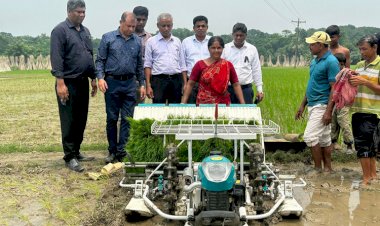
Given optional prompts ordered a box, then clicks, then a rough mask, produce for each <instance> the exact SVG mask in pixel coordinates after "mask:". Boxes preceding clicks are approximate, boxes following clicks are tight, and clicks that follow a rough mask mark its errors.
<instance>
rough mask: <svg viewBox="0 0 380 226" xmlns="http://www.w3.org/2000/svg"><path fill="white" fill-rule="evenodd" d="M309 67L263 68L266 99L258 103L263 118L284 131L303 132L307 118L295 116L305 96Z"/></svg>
mask: <svg viewBox="0 0 380 226" xmlns="http://www.w3.org/2000/svg"><path fill="white" fill-rule="evenodd" d="M308 79H309V69H308V68H269V67H267V68H263V82H264V95H265V97H264V100H263V101H262V102H261V103H260V104H259V105H258V106H259V107H260V109H261V114H262V118H263V119H270V120H272V121H274V122H275V123H277V124H278V125H279V126H280V127H281V132H282V133H298V134H299V133H302V132H303V131H304V129H305V126H306V120H302V121H295V119H294V116H295V114H296V111H297V110H298V107H299V105H300V104H301V101H302V99H303V97H304V96H305V92H306V87H307V81H308Z"/></svg>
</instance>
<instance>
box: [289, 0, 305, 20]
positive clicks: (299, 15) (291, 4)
mask: <svg viewBox="0 0 380 226" xmlns="http://www.w3.org/2000/svg"><path fill="white" fill-rule="evenodd" d="M289 3H290V6H292V8H293V9H294V11H295V12H296V13H297V14H298V17H301V16H302V15H301V14H300V13H299V12H298V10H297V9H296V7H294V5H293V3H292V1H289Z"/></svg>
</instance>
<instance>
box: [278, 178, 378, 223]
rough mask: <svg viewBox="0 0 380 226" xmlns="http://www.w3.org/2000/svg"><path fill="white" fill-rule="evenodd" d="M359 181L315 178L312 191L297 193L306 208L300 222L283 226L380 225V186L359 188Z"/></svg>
mask: <svg viewBox="0 0 380 226" xmlns="http://www.w3.org/2000/svg"><path fill="white" fill-rule="evenodd" d="M359 183H360V181H359V180H358V179H347V180H345V179H344V177H342V176H340V177H339V176H337V177H336V178H329V179H326V178H323V177H319V178H315V179H313V180H310V181H309V185H311V186H309V187H306V188H297V189H295V194H296V195H295V196H296V199H297V201H298V202H299V204H300V205H301V206H302V207H303V208H304V210H305V211H304V213H303V216H302V217H301V218H300V219H283V221H282V222H280V223H278V224H276V225H279V226H280V225H281V226H287V225H292V226H298V225H303V226H314V225H347V226H362V225H380V183H378V182H374V183H372V185H370V186H368V187H367V188H358V185H359Z"/></svg>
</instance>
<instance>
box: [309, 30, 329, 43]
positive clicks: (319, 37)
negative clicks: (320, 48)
mask: <svg viewBox="0 0 380 226" xmlns="http://www.w3.org/2000/svg"><path fill="white" fill-rule="evenodd" d="M305 41H306V43H309V44H313V43H316V42H320V43H323V44H329V43H330V42H331V39H330V36H329V35H328V34H327V33H326V32H324V31H316V32H314V34H313V35H312V36H310V37H308V38H306V39H305Z"/></svg>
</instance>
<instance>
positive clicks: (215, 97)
mask: <svg viewBox="0 0 380 226" xmlns="http://www.w3.org/2000/svg"><path fill="white" fill-rule="evenodd" d="M223 48H224V41H223V39H222V38H221V37H219V36H213V37H211V38H210V40H209V41H208V50H209V52H210V57H209V58H207V59H204V60H200V61H198V62H197V63H196V64H195V65H194V67H193V70H192V72H191V75H190V80H189V82H188V83H187V85H186V87H185V92H184V94H183V97H182V103H187V100H188V98H189V95H190V93H191V90H192V89H193V87H194V85H195V83H196V82H198V83H199V89H198V95H197V100H196V103H197V104H215V103H218V104H226V105H229V104H230V103H231V99H230V94H229V93H228V91H227V88H228V84H229V83H231V84H232V87H233V89H234V91H235V93H236V96H237V98H238V99H239V101H240V103H241V104H244V98H243V93H242V90H241V87H240V85H239V80H238V77H237V74H236V71H235V68H234V66H233V65H232V63H231V62H229V61H227V60H224V59H222V58H221V55H222V52H223Z"/></svg>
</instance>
